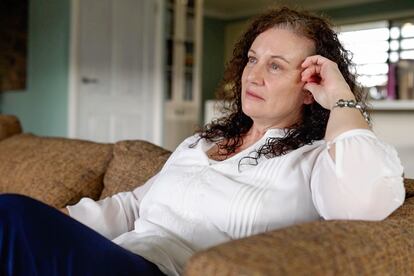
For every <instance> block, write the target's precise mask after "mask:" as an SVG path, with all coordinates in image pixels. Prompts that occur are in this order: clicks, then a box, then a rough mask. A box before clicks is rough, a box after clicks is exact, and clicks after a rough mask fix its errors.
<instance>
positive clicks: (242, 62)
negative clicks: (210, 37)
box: [0, 8, 404, 275]
mask: <svg viewBox="0 0 414 276" xmlns="http://www.w3.org/2000/svg"><path fill="white" fill-rule="evenodd" d="M349 66H350V60H349V59H348V56H347V52H346V51H345V50H344V49H343V47H342V46H341V44H340V43H339V42H338V39H337V36H336V34H335V33H334V32H333V31H332V29H331V28H330V26H329V24H328V23H327V22H326V21H325V20H324V19H321V18H319V17H315V16H312V15H309V14H307V13H304V12H297V11H294V10H290V9H288V8H281V9H277V10H271V11H269V12H267V13H266V14H263V15H261V16H259V17H258V18H256V19H255V20H254V21H253V22H252V24H251V26H250V28H249V29H248V30H247V31H246V33H245V34H244V35H243V37H242V39H241V40H240V42H239V43H238V44H237V45H236V49H235V51H234V56H233V59H232V60H231V62H230V64H229V66H228V68H227V71H226V73H225V78H224V82H223V87H224V86H226V87H230V89H228V90H224V89H223V90H222V95H223V96H224V99H225V100H227V101H228V102H230V107H229V108H228V110H227V111H228V112H230V113H229V115H228V116H226V117H225V118H222V119H220V120H217V121H214V122H212V123H211V124H209V125H207V126H205V127H204V128H203V129H202V130H201V131H200V132H199V133H198V134H196V135H195V136H192V137H189V138H187V139H186V140H185V141H184V142H183V143H182V144H181V145H180V146H179V147H178V148H177V149H176V150H175V151H174V153H173V154H172V155H171V157H170V158H169V160H168V161H167V162H166V164H165V166H164V167H163V169H162V170H161V171H160V172H159V173H158V174H157V175H156V176H154V177H152V178H151V179H150V180H149V181H147V183H146V184H145V185H143V186H141V187H139V188H137V189H135V190H134V191H133V192H125V193H120V194H117V195H115V196H112V197H109V198H106V199H104V200H101V201H98V202H95V201H93V200H91V199H87V198H84V199H82V200H81V201H80V202H79V203H78V204H76V205H74V206H69V207H68V208H67V210H68V212H69V215H70V216H71V217H72V218H75V219H76V220H78V221H80V222H82V223H83V224H85V225H87V226H89V227H90V228H92V229H94V230H95V231H97V232H98V233H100V234H101V235H102V236H104V237H105V238H104V237H102V236H100V235H98V234H97V233H95V232H94V231H92V230H90V229H89V228H87V227H85V226H83V225H82V224H80V223H77V222H76V221H75V220H73V219H71V218H69V217H67V216H63V215H60V214H59V213H58V212H55V211H54V210H52V209H51V208H49V207H47V206H45V205H43V204H40V203H38V202H35V201H33V200H30V199H27V198H25V197H21V196H12V195H9V196H3V197H2V200H1V201H0V202H1V204H2V208H1V210H2V214H3V213H6V214H8V215H3V217H5V218H3V219H2V224H1V225H2V226H1V229H2V233H3V234H2V241H1V243H2V245H1V249H2V251H1V252H2V260H1V262H2V267H3V268H4V267H6V268H7V269H8V271H12V272H14V273H18V272H20V271H21V273H25V275H29V274H30V272H33V271H37V272H38V273H39V274H42V275H46V274H51V273H56V274H71V273H70V272H72V273H73V274H76V275H82V274H100V275H101V274H107V275H115V274H116V275H123V274H124V275H128V274H134V273H135V274H138V275H141V274H144V275H147V274H148V275H157V274H161V271H162V272H163V273H166V274H168V275H179V274H181V273H182V271H183V268H184V265H185V262H186V261H187V260H188V259H189V258H190V256H191V255H192V254H193V253H194V252H196V251H198V250H201V249H204V248H207V247H210V246H214V245H217V244H219V243H223V242H226V241H230V240H232V239H237V238H242V237H246V236H249V235H253V234H257V233H261V232H264V231H270V230H274V229H278V228H281V227H286V226H290V225H293V224H296V223H303V222H307V221H313V220H318V219H320V218H323V219H350V220H352V219H357V220H382V219H384V218H386V217H387V216H388V215H389V214H391V213H392V212H393V211H394V210H395V209H397V208H398V207H399V206H400V205H401V204H402V203H403V201H404V186H403V183H402V177H401V175H402V167H401V165H400V161H399V159H398V157H397V154H396V151H395V150H394V149H393V148H392V147H390V146H388V145H386V144H384V143H383V142H381V141H379V140H378V139H377V137H376V136H375V134H373V132H372V131H371V130H370V129H369V124H368V121H369V120H368V119H369V118H368V114H367V113H366V112H365V111H364V104H363V102H362V101H363V99H362V96H361V93H360V91H359V90H358V88H357V86H356V84H355V78H354V76H353V75H352V74H351V73H350V72H349ZM22 209H26V210H27V209H30V210H31V211H30V212H25V211H22ZM5 210H6V211H5ZM16 210H18V211H16ZM19 210H20V211H19ZM16 212H17V213H16ZM16 217H17V219H16ZM110 240H112V242H111V241H110ZM125 249H127V250H125ZM4 252H6V253H4ZM22 263H25V264H30V265H26V267H28V268H26V270H24V269H23V268H21V267H19V264H22ZM20 269H21V270H20ZM139 273H141V274H139ZM12 274H13V273H12ZM13 275H16V274H13Z"/></svg>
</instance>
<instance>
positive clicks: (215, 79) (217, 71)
mask: <svg viewBox="0 0 414 276" xmlns="http://www.w3.org/2000/svg"><path fill="white" fill-rule="evenodd" d="M225 26H226V21H224V20H220V19H214V18H209V17H204V26H203V29H204V33H203V60H202V94H203V97H202V99H203V103H204V101H205V100H207V99H214V93H215V90H216V88H217V86H218V84H219V83H220V81H221V78H222V77H223V73H224V52H225V51H224V43H225V37H224V33H225ZM203 110H204V106H203Z"/></svg>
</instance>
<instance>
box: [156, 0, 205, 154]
mask: <svg viewBox="0 0 414 276" xmlns="http://www.w3.org/2000/svg"><path fill="white" fill-rule="evenodd" d="M202 7H203V0H167V1H166V14H165V28H164V29H165V34H164V37H165V52H164V56H165V58H164V60H165V62H164V76H165V77H164V79H165V94H164V95H165V102H164V129H165V135H164V141H163V145H164V147H165V148H167V149H170V150H173V149H175V148H176V146H177V145H178V144H179V143H180V142H181V141H182V140H183V139H185V138H186V137H188V136H190V135H192V134H193V133H194V130H195V128H196V126H197V125H198V124H199V120H200V110H201V45H202V11H203V9H202Z"/></svg>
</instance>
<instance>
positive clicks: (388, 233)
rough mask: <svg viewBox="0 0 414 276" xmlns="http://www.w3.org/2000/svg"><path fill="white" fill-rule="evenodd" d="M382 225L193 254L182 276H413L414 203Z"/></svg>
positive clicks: (262, 238) (276, 237)
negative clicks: (184, 275)
mask: <svg viewBox="0 0 414 276" xmlns="http://www.w3.org/2000/svg"><path fill="white" fill-rule="evenodd" d="M410 200H411V204H409V205H407V204H405V205H403V206H402V207H401V208H400V209H398V210H397V212H396V213H397V214H395V213H394V214H393V215H392V216H391V217H389V218H388V219H386V220H385V221H381V222H367V221H318V222H311V223H306V224H301V225H296V226H292V227H288V228H285V229H280V230H276V231H272V232H267V233H264V234H260V235H255V236H251V237H248V238H245V239H241V240H234V241H231V242H228V243H225V244H221V245H218V246H215V247H212V248H209V249H207V250H204V251H200V252H198V253H196V254H195V255H194V256H193V257H192V258H191V259H190V261H189V262H188V263H187V266H186V269H185V274H186V275H414V262H412V261H411V260H412V256H413V254H414V223H413V222H414V219H413V216H414V215H413V214H414V199H410Z"/></svg>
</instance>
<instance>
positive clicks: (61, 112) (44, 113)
mask: <svg viewBox="0 0 414 276" xmlns="http://www.w3.org/2000/svg"><path fill="white" fill-rule="evenodd" d="M29 2H30V4H29V5H30V7H29V45H28V46H29V47H28V82H27V88H26V90H24V91H8V92H3V93H0V110H1V112H2V113H6V114H14V115H17V116H18V117H19V119H20V120H21V122H22V125H23V129H24V131H25V132H32V133H35V134H38V135H48V136H66V135H67V121H68V120H67V113H68V107H67V106H68V65H69V63H68V58H69V49H68V47H69V18H70V16H69V15H70V0H30V1H29Z"/></svg>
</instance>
